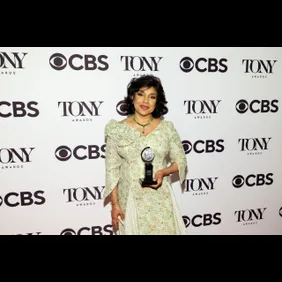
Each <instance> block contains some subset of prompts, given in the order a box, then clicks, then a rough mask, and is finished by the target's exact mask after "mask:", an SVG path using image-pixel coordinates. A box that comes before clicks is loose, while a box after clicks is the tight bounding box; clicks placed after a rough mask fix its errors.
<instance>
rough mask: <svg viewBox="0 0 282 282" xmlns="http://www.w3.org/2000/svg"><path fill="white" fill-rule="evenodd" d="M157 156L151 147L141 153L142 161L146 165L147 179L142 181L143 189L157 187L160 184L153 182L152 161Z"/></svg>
mask: <svg viewBox="0 0 282 282" xmlns="http://www.w3.org/2000/svg"><path fill="white" fill-rule="evenodd" d="M154 157H155V155H154V152H153V150H152V149H151V148H150V147H146V148H144V149H143V150H142V152H141V159H142V160H143V162H144V163H145V177H144V178H141V179H140V184H141V186H142V187H146V186H149V185H155V184H157V183H158V182H157V181H154V180H153V165H152V161H153V159H154Z"/></svg>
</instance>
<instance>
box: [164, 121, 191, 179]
mask: <svg viewBox="0 0 282 282" xmlns="http://www.w3.org/2000/svg"><path fill="white" fill-rule="evenodd" d="M168 124H169V128H170V140H169V155H170V160H171V163H173V162H176V163H177V165H178V170H179V171H178V174H179V179H180V184H182V183H183V181H184V180H185V178H186V173H187V158H186V154H185V152H184V149H183V146H182V142H181V138H180V135H179V133H178V132H177V130H176V128H175V126H174V124H173V123H172V122H171V121H169V122H168Z"/></svg>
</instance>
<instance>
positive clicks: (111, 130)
mask: <svg viewBox="0 0 282 282" xmlns="http://www.w3.org/2000/svg"><path fill="white" fill-rule="evenodd" d="M105 136H106V137H108V136H109V137H110V138H111V139H113V140H114V141H115V142H116V143H117V145H118V146H126V145H129V144H131V143H132V142H134V141H135V140H136V139H137V138H138V137H139V136H140V133H139V132H138V130H136V129H134V128H133V127H130V126H129V125H127V124H126V123H121V122H119V121H117V120H114V119H111V120H110V121H109V122H108V123H107V124H106V126H105Z"/></svg>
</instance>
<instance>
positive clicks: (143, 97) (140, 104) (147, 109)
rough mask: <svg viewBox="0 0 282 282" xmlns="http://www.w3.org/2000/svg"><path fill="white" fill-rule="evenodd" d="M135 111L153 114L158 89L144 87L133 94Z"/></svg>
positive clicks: (142, 113)
mask: <svg viewBox="0 0 282 282" xmlns="http://www.w3.org/2000/svg"><path fill="white" fill-rule="evenodd" d="M133 103H134V108H135V111H136V112H138V113H139V114H140V115H144V116H145V115H149V114H151V113H152V112H153V111H154V109H155V107H156V103H157V91H156V89H155V88H154V87H142V88H140V89H139V91H138V92H136V93H135V95H133Z"/></svg>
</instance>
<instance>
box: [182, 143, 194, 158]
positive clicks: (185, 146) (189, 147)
mask: <svg viewBox="0 0 282 282" xmlns="http://www.w3.org/2000/svg"><path fill="white" fill-rule="evenodd" d="M182 146H183V149H184V152H185V154H186V155H187V154H189V153H190V152H191V151H192V149H193V146H192V144H191V142H190V141H188V140H183V141H182Z"/></svg>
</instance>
